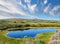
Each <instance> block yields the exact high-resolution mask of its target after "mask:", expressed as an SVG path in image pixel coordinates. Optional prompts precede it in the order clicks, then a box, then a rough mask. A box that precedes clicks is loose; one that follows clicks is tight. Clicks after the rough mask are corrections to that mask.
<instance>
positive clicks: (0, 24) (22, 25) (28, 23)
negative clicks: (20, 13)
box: [0, 19, 60, 30]
mask: <svg viewBox="0 0 60 44" xmlns="http://www.w3.org/2000/svg"><path fill="white" fill-rule="evenodd" d="M36 27H60V21H49V20H32V19H30V20H28V19H6V20H0V30H5V29H10V28H12V29H15V30H16V29H17V30H19V29H20V30H21V29H29V28H36Z"/></svg>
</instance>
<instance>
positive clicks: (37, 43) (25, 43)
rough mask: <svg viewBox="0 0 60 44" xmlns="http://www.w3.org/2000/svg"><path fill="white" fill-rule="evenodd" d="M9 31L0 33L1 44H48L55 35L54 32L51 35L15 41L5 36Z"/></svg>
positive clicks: (40, 35)
mask: <svg viewBox="0 0 60 44" xmlns="http://www.w3.org/2000/svg"><path fill="white" fill-rule="evenodd" d="M7 32H8V31H7V30H5V31H2V32H0V43H1V44H48V42H49V41H50V37H51V36H52V35H53V34H54V33H53V32H51V33H41V34H38V35H36V37H34V38H32V37H29V38H28V37H25V38H18V39H13V38H9V37H6V36H5V34H6V33H7Z"/></svg>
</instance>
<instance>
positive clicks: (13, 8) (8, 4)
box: [0, 0, 26, 15]
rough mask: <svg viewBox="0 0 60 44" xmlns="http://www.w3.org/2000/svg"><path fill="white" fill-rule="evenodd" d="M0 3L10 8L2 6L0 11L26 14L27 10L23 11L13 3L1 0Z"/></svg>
mask: <svg viewBox="0 0 60 44" xmlns="http://www.w3.org/2000/svg"><path fill="white" fill-rule="evenodd" d="M0 5H3V6H5V7H7V8H8V9H9V10H7V9H5V8H0V11H6V12H9V13H18V14H21V15H26V13H25V12H23V11H22V10H18V9H17V7H16V6H15V5H13V4H12V3H9V2H5V1H3V0H2V1H1V0H0Z"/></svg>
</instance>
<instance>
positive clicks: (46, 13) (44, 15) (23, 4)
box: [0, 0, 60, 20]
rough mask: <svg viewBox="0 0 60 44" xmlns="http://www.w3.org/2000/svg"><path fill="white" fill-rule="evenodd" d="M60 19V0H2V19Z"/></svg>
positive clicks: (0, 10)
mask: <svg viewBox="0 0 60 44" xmlns="http://www.w3.org/2000/svg"><path fill="white" fill-rule="evenodd" d="M8 18H26V19H43V20H60V0H0V19H8Z"/></svg>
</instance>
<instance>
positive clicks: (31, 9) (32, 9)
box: [28, 4, 37, 12]
mask: <svg viewBox="0 0 60 44" xmlns="http://www.w3.org/2000/svg"><path fill="white" fill-rule="evenodd" d="M36 6H37V5H36V4H34V5H28V9H29V10H30V12H34V11H35V9H36Z"/></svg>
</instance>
